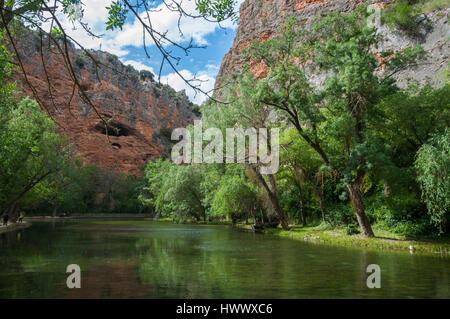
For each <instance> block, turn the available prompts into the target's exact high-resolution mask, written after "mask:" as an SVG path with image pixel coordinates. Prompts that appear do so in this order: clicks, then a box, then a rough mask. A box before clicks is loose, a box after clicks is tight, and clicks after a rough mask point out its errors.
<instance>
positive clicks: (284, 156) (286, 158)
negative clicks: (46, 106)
mask: <svg viewBox="0 0 450 319" xmlns="http://www.w3.org/2000/svg"><path fill="white" fill-rule="evenodd" d="M281 145H282V147H281V154H280V158H281V166H282V169H281V171H280V174H279V175H280V176H279V178H281V179H287V180H288V181H290V182H291V183H292V184H294V185H295V187H296V188H297V190H298V198H299V204H300V217H301V222H302V224H303V226H306V217H305V212H304V207H305V205H304V201H305V198H306V196H307V189H308V186H310V187H311V188H312V190H313V194H314V195H315V196H316V197H317V200H318V202H319V207H320V212H321V214H322V221H323V222H324V223H325V209H324V204H323V180H324V176H325V175H329V174H327V171H325V170H321V168H323V169H325V168H326V167H322V162H321V160H320V157H318V155H317V153H315V152H314V150H313V149H312V148H311V146H309V145H308V143H306V142H305V141H304V140H303V139H301V137H300V136H299V135H298V132H297V131H296V130H295V129H286V130H285V132H284V133H283V136H282V139H281ZM321 184H322V185H321Z"/></svg>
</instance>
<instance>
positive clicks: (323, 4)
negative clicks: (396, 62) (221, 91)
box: [216, 0, 450, 88]
mask: <svg viewBox="0 0 450 319" xmlns="http://www.w3.org/2000/svg"><path fill="white" fill-rule="evenodd" d="M391 2H392V0H370V1H363V0H245V2H244V3H243V4H242V5H241V8H240V21H239V28H238V30H237V33H236V37H235V39H234V42H233V45H232V47H231V49H230V50H229V52H228V53H227V54H226V55H225V57H224V59H223V61H222V65H221V68H220V71H219V74H218V76H217V80H216V88H220V87H221V86H223V85H226V83H225V81H224V80H225V79H226V78H227V77H228V76H229V75H230V74H232V73H239V70H240V68H241V66H242V63H243V62H242V58H241V50H242V49H243V48H246V47H247V46H248V45H249V44H250V43H251V42H252V41H254V40H257V41H265V40H267V39H270V38H272V37H274V36H276V35H277V34H278V31H279V29H280V26H281V24H282V23H283V21H284V20H285V19H286V18H287V17H289V16H291V15H294V16H296V17H298V18H300V19H301V20H303V21H304V23H305V24H307V25H310V24H312V23H313V22H314V19H316V18H317V17H319V16H321V15H325V14H326V13H327V12H329V11H337V12H352V11H353V10H355V8H356V7H358V6H360V5H362V4H374V5H375V6H376V7H378V8H385V7H386V6H387V5H388V4H390V3H391ZM426 18H427V19H428V21H429V22H430V24H431V25H432V26H433V27H432V28H431V29H430V30H422V31H423V32H422V34H421V36H420V37H418V38H416V39H412V38H409V37H407V36H406V35H405V34H404V33H402V32H400V31H399V30H390V29H389V27H388V26H386V25H383V26H381V28H380V29H379V32H382V33H383V43H382V44H381V47H380V49H381V50H386V49H401V48H404V47H407V46H414V45H416V44H420V45H422V47H423V48H424V49H425V50H426V51H428V52H429V54H430V58H429V59H428V60H427V61H426V62H427V63H423V64H421V65H420V67H419V68H418V69H417V70H412V71H409V72H408V71H405V72H403V73H402V74H399V75H398V78H399V79H400V82H404V80H405V79H407V78H412V79H415V80H418V81H419V82H423V81H429V82H431V84H432V85H434V84H436V83H437V81H438V80H437V79H436V75H437V74H439V72H440V71H441V70H442V69H443V68H445V67H446V62H448V56H449V50H448V49H449V47H448V45H446V44H445V43H446V39H447V37H448V34H449V32H450V30H449V25H448V18H449V9H448V7H447V8H444V9H439V10H435V11H433V12H428V13H427V14H426ZM251 71H252V73H254V74H255V75H256V76H257V77H263V76H264V74H265V72H266V70H265V69H264V65H260V64H258V65H252V69H251Z"/></svg>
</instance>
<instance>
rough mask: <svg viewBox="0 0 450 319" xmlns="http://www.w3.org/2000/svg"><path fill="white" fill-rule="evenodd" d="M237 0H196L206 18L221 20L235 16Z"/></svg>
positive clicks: (198, 7)
mask: <svg viewBox="0 0 450 319" xmlns="http://www.w3.org/2000/svg"><path fill="white" fill-rule="evenodd" d="M235 3H236V1H235V0H196V4H197V10H198V11H199V13H200V14H201V15H202V16H203V17H204V18H206V19H210V18H212V19H213V20H214V21H217V22H220V21H223V20H226V19H228V18H231V17H234V16H235V12H234V5H235Z"/></svg>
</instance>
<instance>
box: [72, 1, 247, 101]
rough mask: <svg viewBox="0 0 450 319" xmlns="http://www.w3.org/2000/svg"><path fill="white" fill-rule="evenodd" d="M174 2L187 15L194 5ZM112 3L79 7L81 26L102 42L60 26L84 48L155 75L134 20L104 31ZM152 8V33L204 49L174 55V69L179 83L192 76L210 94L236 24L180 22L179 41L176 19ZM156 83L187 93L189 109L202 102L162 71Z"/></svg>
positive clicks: (156, 60) (155, 64)
mask: <svg viewBox="0 0 450 319" xmlns="http://www.w3.org/2000/svg"><path fill="white" fill-rule="evenodd" d="M170 1H175V0H169V2H170ZM176 1H177V2H180V1H182V6H183V8H184V9H185V10H186V11H187V12H194V10H195V1H194V0H176ZM111 2H112V0H89V1H85V3H87V5H86V6H84V7H83V10H84V13H83V21H84V22H85V23H87V24H88V25H89V26H90V28H91V29H92V31H93V32H94V33H95V34H101V35H102V37H101V39H98V38H91V37H89V36H88V35H87V34H86V32H85V31H84V30H83V29H82V28H81V27H80V26H77V25H76V24H75V25H73V24H72V23H71V22H69V21H65V22H64V25H65V29H66V30H67V31H68V33H69V34H70V35H71V36H72V37H73V38H75V39H76V40H77V41H79V42H80V43H81V44H82V45H83V46H84V47H86V48H91V49H100V48H101V49H102V50H103V51H107V52H110V53H112V54H115V55H117V56H118V57H119V59H120V60H121V61H122V62H123V63H125V64H130V65H132V66H134V67H135V68H136V69H138V70H150V71H152V72H154V73H158V72H159V66H160V63H161V54H160V53H159V52H158V50H157V48H156V47H155V46H154V45H151V44H150V42H151V40H150V39H148V40H147V41H146V42H147V44H148V47H149V52H150V56H151V58H150V59H148V58H147V56H146V54H145V52H144V49H143V41H142V26H141V24H140V23H139V22H138V21H136V19H135V18H134V17H130V18H129V19H128V20H127V21H126V23H125V25H124V27H123V29H122V30H115V31H106V27H105V21H106V20H107V9H106V7H108V6H109V5H110V3H111ZM242 2H243V0H237V1H236V7H235V9H236V11H238V9H239V6H240V4H241V3H242ZM153 3H154V5H153V7H154V8H155V9H157V10H158V11H157V12H152V13H151V16H150V18H151V21H152V26H153V27H154V29H156V30H158V31H159V32H161V33H164V32H167V36H168V37H169V38H170V39H172V40H174V41H176V42H177V43H184V44H187V43H189V41H190V40H191V39H193V42H194V44H197V45H205V46H206V48H205V49H192V50H191V52H190V54H189V55H188V56H185V55H184V53H183V52H180V51H179V52H175V55H177V56H181V57H182V59H181V61H180V63H179V64H178V66H177V68H178V70H179V71H181V73H182V74H183V76H184V77H186V78H192V77H193V76H194V75H195V76H196V77H197V78H199V79H201V80H202V81H204V82H202V84H201V86H202V89H203V90H205V91H209V90H211V89H212V88H213V87H214V80H215V77H216V75H217V72H218V71H219V67H220V63H221V61H222V58H223V56H224V55H225V54H226V53H227V52H228V50H229V49H230V47H231V45H232V43H233V39H234V35H235V33H236V29H237V25H236V23H232V22H231V21H226V22H224V23H222V27H220V26H219V25H218V24H217V23H211V22H207V21H205V20H204V19H191V18H185V19H182V20H181V30H182V31H183V34H182V35H181V34H180V32H179V31H178V15H177V14H176V13H174V12H171V11H170V10H168V9H167V8H166V7H165V6H164V5H163V4H162V3H161V1H159V0H158V1H153ZM130 16H131V13H130ZM142 17H144V16H142ZM161 82H163V83H164V84H169V85H171V86H172V87H173V88H175V89H176V90H178V91H179V90H182V89H186V93H187V95H188V96H189V98H190V99H191V100H192V101H193V102H194V103H198V104H200V103H201V102H203V101H204V100H205V99H206V97H205V96H203V95H196V96H195V94H194V92H193V90H192V89H190V88H189V87H188V86H187V85H186V83H184V82H183V81H182V80H181V78H180V77H178V76H177V75H176V74H175V73H174V71H173V70H172V69H171V68H170V67H168V66H167V65H166V67H165V68H164V69H163V72H162V77H161Z"/></svg>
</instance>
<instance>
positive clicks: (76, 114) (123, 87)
mask: <svg viewBox="0 0 450 319" xmlns="http://www.w3.org/2000/svg"><path fill="white" fill-rule="evenodd" d="M43 42H44V46H43V47H44V48H43V57H44V63H45V65H46V66H47V69H48V72H47V73H48V76H49V79H50V82H51V83H52V88H51V90H49V86H48V82H47V81H46V74H45V72H44V68H43V62H42V59H41V54H40V47H41V45H40V43H41V40H40V36H39V35H37V34H35V33H33V32H28V31H24V32H23V34H21V36H20V38H19V40H18V41H17V43H18V46H19V51H20V53H21V59H22V62H23V64H24V66H25V69H26V71H27V74H28V78H29V81H30V82H31V83H32V84H33V86H34V87H35V88H36V89H37V94H38V95H39V97H40V100H41V101H42V102H43V104H44V105H45V107H46V108H47V109H48V111H49V113H50V114H51V116H52V117H53V118H54V119H55V121H56V122H57V124H58V125H59V127H60V131H61V132H62V133H64V134H66V135H67V136H68V137H69V139H70V141H71V142H72V143H73V145H74V146H75V150H76V154H77V155H78V156H80V157H81V158H82V159H83V160H84V162H85V163H91V164H96V165H98V166H100V167H103V168H108V169H113V170H115V171H118V172H122V173H125V174H134V175H139V174H140V170H139V167H140V166H141V165H142V164H144V163H145V162H146V160H147V159H149V158H155V157H158V156H161V155H162V154H167V140H168V139H167V135H168V132H170V129H172V128H175V127H184V126H186V125H187V124H189V123H191V122H192V121H193V118H194V114H193V113H192V110H191V107H192V103H190V102H189V100H188V98H187V97H186V95H185V94H184V92H175V91H174V90H173V89H172V88H170V87H168V86H165V85H161V84H159V83H156V82H154V81H152V80H150V79H148V78H147V79H143V78H142V77H141V76H140V74H139V72H138V71H136V70H134V69H133V68H131V67H129V66H128V67H127V66H124V65H123V64H122V63H121V62H120V61H119V60H118V59H117V57H115V56H113V55H111V54H108V53H106V52H102V51H93V50H92V51H89V52H90V53H91V54H92V55H93V56H94V57H95V58H96V60H97V61H99V62H101V63H103V64H105V65H107V67H100V68H99V69H98V70H97V71H96V67H95V64H94V63H93V62H92V60H91V59H90V58H89V57H87V56H86V55H85V54H84V53H83V52H82V51H81V50H77V49H75V47H74V46H73V45H70V46H69V54H70V57H71V60H72V63H73V66H74V69H75V72H76V74H77V75H78V78H79V80H80V83H81V85H82V87H83V89H84V90H85V91H86V92H87V94H88V95H89V97H90V99H91V101H92V102H93V104H94V105H95V106H96V108H98V111H99V113H100V114H101V115H102V116H103V117H105V119H107V120H108V119H110V123H111V124H112V125H113V126H114V127H117V128H119V131H118V132H112V131H108V136H107V135H106V134H105V133H106V129H105V125H104V123H103V122H102V121H101V120H100V118H99V116H98V115H97V114H96V113H95V111H94V110H93V109H92V108H91V107H90V106H89V105H87V104H86V103H84V102H83V101H82V99H81V98H80V97H79V95H78V94H75V96H74V98H73V100H72V102H70V98H71V96H72V91H73V81H72V79H71V77H70V75H69V72H68V70H67V68H66V66H65V64H64V62H63V59H62V57H61V55H59V54H56V52H57V50H56V47H55V46H54V45H52V46H50V47H49V45H48V43H49V42H48V39H47V38H46V37H44V41H43ZM97 72H98V76H97ZM17 76H18V78H19V79H20V80H22V83H23V89H24V91H25V93H26V94H27V95H29V96H31V97H33V92H32V90H31V89H30V87H29V86H28V85H27V84H26V81H24V78H23V77H22V75H21V74H20V72H17ZM50 91H51V93H50ZM51 96H53V101H52V98H51ZM169 139H170V135H169Z"/></svg>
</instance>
